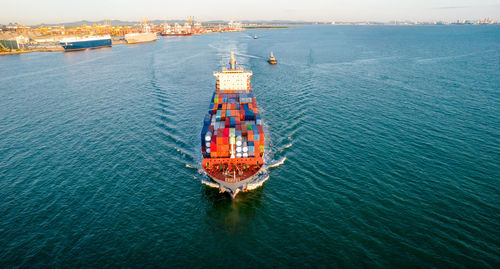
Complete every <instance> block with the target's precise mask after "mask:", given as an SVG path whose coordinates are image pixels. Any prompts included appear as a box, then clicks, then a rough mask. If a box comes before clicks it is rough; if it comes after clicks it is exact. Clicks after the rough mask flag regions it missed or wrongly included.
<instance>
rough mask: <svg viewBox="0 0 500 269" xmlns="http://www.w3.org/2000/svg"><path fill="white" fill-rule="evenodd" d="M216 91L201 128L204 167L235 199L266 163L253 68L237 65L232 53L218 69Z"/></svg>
mask: <svg viewBox="0 0 500 269" xmlns="http://www.w3.org/2000/svg"><path fill="white" fill-rule="evenodd" d="M214 76H215V77H216V84H215V92H214V94H213V96H212V100H211V102H210V106H209V107H208V113H207V114H206V115H205V118H204V121H203V129H202V131H201V151H202V155H203V161H202V166H203V169H204V170H205V172H206V173H207V174H208V176H210V178H211V179H212V180H214V181H215V182H216V183H217V184H218V185H219V190H220V192H228V193H229V194H230V195H231V196H232V197H233V198H234V197H236V195H237V194H238V192H240V191H246V190H247V185H248V183H250V182H251V181H252V179H254V178H255V176H256V175H257V173H258V172H259V171H260V169H261V168H262V166H263V164H264V160H263V156H264V150H265V143H264V129H263V126H262V119H261V116H260V115H259V112H258V109H257V103H256V100H255V97H254V95H253V92H252V86H251V84H250V76H252V71H245V70H243V68H236V61H235V59H234V53H233V52H231V61H230V63H229V68H222V71H221V72H218V71H215V72H214Z"/></svg>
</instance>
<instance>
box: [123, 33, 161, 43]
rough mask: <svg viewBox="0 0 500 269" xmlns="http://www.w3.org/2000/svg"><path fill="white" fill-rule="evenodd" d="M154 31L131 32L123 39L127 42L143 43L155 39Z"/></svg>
mask: <svg viewBox="0 0 500 269" xmlns="http://www.w3.org/2000/svg"><path fill="white" fill-rule="evenodd" d="M156 39H157V38H156V34H155V33H131V34H126V35H125V40H127V43H129V44H136V43H145V42H153V41H156Z"/></svg>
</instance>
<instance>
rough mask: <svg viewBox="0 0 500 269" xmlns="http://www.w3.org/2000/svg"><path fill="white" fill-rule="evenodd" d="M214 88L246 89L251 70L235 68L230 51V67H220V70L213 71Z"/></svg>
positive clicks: (227, 89) (225, 89)
mask: <svg viewBox="0 0 500 269" xmlns="http://www.w3.org/2000/svg"><path fill="white" fill-rule="evenodd" d="M214 76H215V77H216V83H217V84H216V88H217V89H218V90H220V91H248V90H251V87H250V77H251V76H252V71H245V70H243V68H236V61H235V59H234V53H233V52H231V61H230V68H222V72H218V71H215V72H214Z"/></svg>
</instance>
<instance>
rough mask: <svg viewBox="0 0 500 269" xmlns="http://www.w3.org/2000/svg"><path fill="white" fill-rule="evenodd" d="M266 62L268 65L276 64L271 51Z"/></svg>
mask: <svg viewBox="0 0 500 269" xmlns="http://www.w3.org/2000/svg"><path fill="white" fill-rule="evenodd" d="M267 62H268V63H270V64H277V63H278V61H276V58H274V55H273V52H272V51H271V56H269V59H268V60H267Z"/></svg>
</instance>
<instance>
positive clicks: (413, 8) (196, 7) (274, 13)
mask: <svg viewBox="0 0 500 269" xmlns="http://www.w3.org/2000/svg"><path fill="white" fill-rule="evenodd" d="M187 16H194V17H195V18H196V19H197V20H201V21H207V20H217V19H222V20H230V19H235V20H274V19H276V20H281V19H285V20H306V21H360V20H374V21H389V20H406V19H408V20H426V21H429V20H447V21H450V20H456V19H478V18H485V17H491V18H493V19H496V20H500V0H245V1H238V0H233V1H227V0H203V1H200V0H185V1H183V0H175V1H167V0H142V1H141V0H135V1H126V0H75V1H68V0H23V1H15V0H1V2H0V24H7V23H9V22H18V23H21V24H27V25H30V24H39V23H61V22H72V21H78V20H101V19H117V20H133V21H139V20H140V19H141V18H143V17H147V18H149V19H162V20H163V19H167V20H168V19H185V18H186V17H187Z"/></svg>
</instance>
